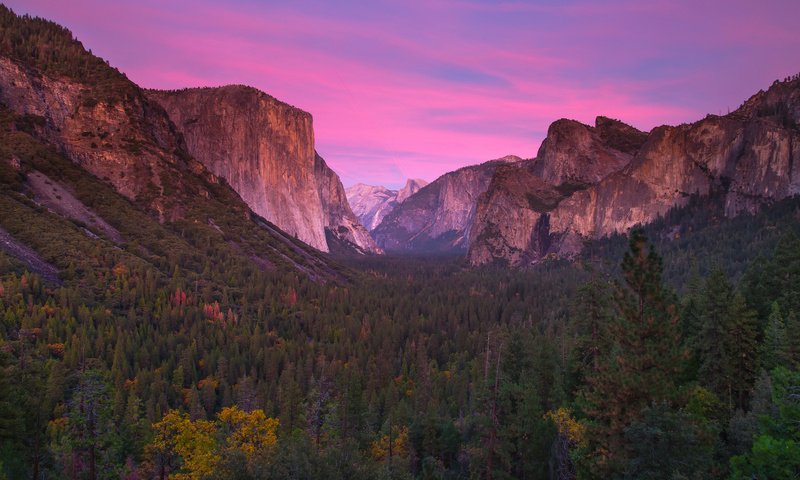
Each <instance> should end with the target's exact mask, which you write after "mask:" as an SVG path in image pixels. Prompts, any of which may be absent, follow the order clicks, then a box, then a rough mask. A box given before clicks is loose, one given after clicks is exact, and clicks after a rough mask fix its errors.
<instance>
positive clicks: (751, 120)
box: [468, 78, 800, 265]
mask: <svg viewBox="0 0 800 480" xmlns="http://www.w3.org/2000/svg"><path fill="white" fill-rule="evenodd" d="M798 121H800V79H798V78H794V79H792V80H789V81H786V82H776V83H774V84H773V85H772V87H771V88H770V89H769V90H768V91H766V92H759V93H758V94H756V95H754V96H753V97H751V98H750V99H749V100H748V101H747V102H745V103H744V104H743V105H742V107H740V108H739V109H737V110H736V111H735V112H732V113H730V114H728V115H725V116H722V117H720V116H715V115H709V116H707V117H706V118H705V119H703V120H700V121H698V122H695V123H693V124H685V125H679V126H676V127H671V126H662V127H658V128H655V129H653V131H651V132H650V133H649V134H647V135H646V138H645V137H644V134H643V133H642V132H638V131H636V130H634V129H631V128H630V127H622V126H620V125H615V126H613V127H614V134H613V135H609V134H606V135H603V134H598V135H595V136H594V137H592V138H591V140H590V141H587V140H586V139H587V136H586V130H587V129H588V128H590V127H585V126H584V127H580V126H579V124H578V125H577V126H575V125H574V126H573V128H572V129H571V131H570V132H567V134H563V135H562V134H561V133H563V132H562V129H560V128H557V127H556V126H557V125H558V124H559V123H560V122H561V121H560V122H556V123H555V124H554V127H551V130H550V132H549V134H548V138H547V139H546V140H545V141H544V142H543V144H542V149H540V152H539V155H538V156H537V158H536V159H535V160H532V161H529V162H522V163H520V164H518V165H516V166H515V167H513V168H515V169H516V170H517V171H516V172H508V171H503V172H498V174H497V175H495V177H494V178H493V179H492V182H491V185H490V187H489V188H488V192H487V194H486V195H484V196H482V197H481V199H480V201H479V205H478V207H477V211H478V213H477V215H476V222H475V227H474V228H473V230H472V237H471V241H470V250H469V254H468V257H469V261H470V262H471V263H472V264H473V265H481V264H486V263H490V262H494V261H501V262H505V263H509V264H511V265H526V264H530V263H535V262H537V261H539V260H540V259H541V258H542V257H544V256H546V255H550V254H553V255H565V256H572V255H575V254H576V253H577V252H579V251H580V250H581V248H582V242H583V241H584V240H586V239H593V238H600V237H603V236H606V235H610V234H613V233H615V232H624V231H626V230H627V229H629V228H630V227H632V226H634V225H636V224H644V223H648V222H651V221H653V220H655V219H656V218H658V216H659V215H663V214H664V213H666V212H667V211H668V210H669V209H670V208H672V207H674V206H681V205H685V204H686V203H687V202H688V200H689V198H690V196H691V195H693V194H700V195H709V194H712V193H716V194H721V195H723V196H724V204H725V214H726V215H727V216H731V217H732V216H735V215H738V214H739V213H742V212H753V211H755V210H757V209H758V208H760V207H761V206H762V205H768V204H770V203H771V202H773V201H776V200H780V199H783V198H786V197H788V196H792V195H796V194H798V193H800V171H799V170H798V169H797V168H796V166H795V164H794V163H795V162H794V159H795V158H800V157H798V155H800V127H798ZM573 123H577V122H573ZM601 123H606V121H605V120H603V119H602V117H601V118H599V119H598V125H597V127H596V129H597V130H601ZM581 132H582V133H581ZM554 133H555V134H554ZM554 149H555V150H557V151H559V152H566V153H565V154H563V155H551V153H550V152H551V151H553V150H554ZM576 152H579V153H577V154H576ZM598 165H600V166H605V167H607V168H603V169H601V170H597V171H595V169H596V168H597V166H598ZM585 169H588V170H591V171H595V173H596V174H593V175H592V176H590V177H591V178H587V177H583V178H577V179H573V177H571V175H574V174H576V173H577V172H581V171H584V170H585ZM604 175H605V176H604ZM520 177H522V178H529V179H531V180H530V182H531V185H530V186H529V187H522V188H520V187H519V186H518V184H519V182H520V181H521V180H520ZM534 177H535V179H536V180H533V178H534ZM539 180H541V181H543V182H544V184H545V185H550V186H551V187H553V188H557V189H558V193H559V195H556V196H553V192H552V190H550V189H547V188H542V186H541V185H540V182H539ZM585 181H589V182H594V183H593V184H588V185H587V184H585V183H584V182H585ZM570 182H571V184H570ZM564 185H568V186H569V188H563V187H564ZM521 219H522V220H521Z"/></svg>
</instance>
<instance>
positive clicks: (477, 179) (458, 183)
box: [372, 156, 521, 253]
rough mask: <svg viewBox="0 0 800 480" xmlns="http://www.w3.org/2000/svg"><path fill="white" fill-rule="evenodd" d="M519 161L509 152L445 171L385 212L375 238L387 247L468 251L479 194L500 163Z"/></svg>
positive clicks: (375, 231)
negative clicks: (472, 164) (499, 156)
mask: <svg viewBox="0 0 800 480" xmlns="http://www.w3.org/2000/svg"><path fill="white" fill-rule="evenodd" d="M519 161H521V159H520V158H518V157H513V156H509V157H505V158H502V159H498V160H492V161H490V162H486V163H483V164H481V165H476V166H471V167H465V168H461V169H459V170H456V171H454V172H450V173H447V174H445V175H442V176H441V177H439V178H437V179H436V180H434V181H433V182H431V183H430V184H428V185H426V186H425V187H423V188H422V189H420V190H419V191H418V192H417V193H415V194H413V195H411V196H410V197H408V198H407V199H406V201H405V202H403V203H402V204H400V205H399V206H398V207H396V208H395V209H394V210H392V212H391V213H389V214H388V215H386V217H385V218H384V219H383V221H382V222H381V223H380V225H378V227H377V228H375V230H373V232H372V236H373V238H375V241H376V242H377V243H378V245H379V246H381V247H382V248H384V249H385V250H387V251H414V252H427V253H453V252H464V251H466V248H467V240H468V238H469V232H470V229H471V228H472V222H473V219H474V218H475V206H476V202H477V199H478V196H479V195H480V194H482V193H483V192H485V191H486V189H487V187H488V186H489V182H490V180H491V179H492V175H493V174H494V171H495V169H497V167H499V166H500V165H504V164H507V163H511V162H519Z"/></svg>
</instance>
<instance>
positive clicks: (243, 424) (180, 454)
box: [145, 407, 278, 480]
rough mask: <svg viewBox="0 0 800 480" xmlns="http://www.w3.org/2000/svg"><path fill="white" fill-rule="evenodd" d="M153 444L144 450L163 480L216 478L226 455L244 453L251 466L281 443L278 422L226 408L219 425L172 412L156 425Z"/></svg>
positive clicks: (222, 412)
mask: <svg viewBox="0 0 800 480" xmlns="http://www.w3.org/2000/svg"><path fill="white" fill-rule="evenodd" d="M153 430H154V436H153V441H152V442H151V443H150V444H149V445H147V447H145V455H146V456H147V458H148V460H149V462H150V464H151V466H152V468H153V476H154V477H156V478H159V479H160V480H163V479H165V478H169V479H170V480H199V479H202V478H213V477H214V473H215V471H216V469H217V468H218V467H219V466H220V465H221V463H222V459H223V457H224V455H225V454H237V453H239V452H241V453H242V454H244V456H245V458H247V460H248V462H249V461H252V460H253V459H255V458H263V456H264V455H268V454H269V453H270V451H271V449H272V447H273V446H274V445H275V444H277V443H278V437H277V434H276V432H277V430H278V420H277V419H274V418H270V417H267V416H266V415H265V414H264V411H263V410H253V411H252V412H245V411H244V410H241V409H239V408H238V407H227V408H224V409H222V411H221V412H220V413H219V414H218V415H217V419H216V421H211V420H194V421H192V420H191V419H190V418H189V415H187V414H186V413H182V412H179V411H177V410H172V411H170V412H168V413H167V414H166V415H165V416H164V418H162V419H161V420H160V421H159V422H157V423H155V424H153Z"/></svg>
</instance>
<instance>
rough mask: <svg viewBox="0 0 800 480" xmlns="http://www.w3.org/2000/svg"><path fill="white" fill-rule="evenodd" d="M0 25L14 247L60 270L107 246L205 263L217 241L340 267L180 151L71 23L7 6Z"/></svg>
mask: <svg viewBox="0 0 800 480" xmlns="http://www.w3.org/2000/svg"><path fill="white" fill-rule="evenodd" d="M0 26H2V29H1V30H0V103H2V105H0V111H1V113H2V122H3V125H4V128H3V132H2V135H3V142H2V157H0V163H1V164H2V170H3V171H4V174H3V177H4V183H5V184H6V186H5V187H4V188H3V189H2V192H1V193H2V201H3V204H4V208H3V209H2V211H3V215H0V229H3V231H4V235H5V236H7V237H11V239H8V240H9V242H8V243H6V245H12V244H13V245H16V246H15V247H14V248H11V249H10V250H11V251H12V253H11V255H12V256H14V257H15V258H17V259H22V261H23V263H25V264H27V265H28V266H29V267H31V268H33V270H34V271H40V270H42V269H41V268H38V267H36V266H37V265H39V264H37V262H36V261H34V260H35V259H34V258H33V256H32V255H29V253H31V252H30V251H26V250H23V249H21V248H19V247H23V246H27V247H31V248H32V251H33V252H34V253H37V254H38V255H40V256H41V258H39V260H41V261H43V262H46V263H47V262H49V263H50V264H51V266H53V268H55V269H56V271H60V272H61V273H62V274H64V272H65V270H71V269H74V268H75V266H76V265H83V264H84V263H85V262H87V261H91V259H93V258H94V251H95V250H96V249H99V250H97V251H107V250H108V249H110V248H111V249H112V250H108V252H110V253H106V254H104V255H106V257H107V258H117V259H119V261H120V262H123V263H124V262H131V263H134V264H138V263H141V262H142V261H144V262H146V263H149V264H150V265H152V266H155V267H156V268H157V269H164V270H162V271H163V272H164V273H165V274H167V275H168V274H169V273H170V270H171V268H174V267H175V266H181V268H190V269H194V270H195V271H197V270H199V271H203V268H204V267H203V262H204V260H203V258H206V261H208V257H205V256H206V255H211V253H210V252H212V251H213V252H216V253H214V256H215V257H219V258H225V257H231V258H236V259H238V260H236V261H237V262H238V261H241V262H244V263H249V264H254V265H257V266H258V267H259V268H265V269H279V270H284V269H286V270H291V271H300V272H303V273H305V274H308V276H310V277H312V278H318V279H326V278H335V277H340V275H339V274H338V273H337V272H335V271H334V270H333V267H332V266H331V264H330V262H329V260H327V259H326V258H323V257H322V256H321V255H320V254H319V253H318V252H316V251H314V250H312V249H310V248H309V247H308V246H306V245H304V244H302V243H301V242H299V241H297V240H295V239H294V238H293V237H294V236H293V235H292V234H287V233H285V232H283V231H281V230H280V229H279V228H278V227H276V226H275V225H274V224H272V223H270V222H269V221H267V220H264V219H263V218H261V216H259V215H257V212H253V211H252V210H251V209H250V208H249V207H248V205H247V204H246V203H245V202H243V201H242V199H241V198H240V196H239V195H238V194H237V192H235V191H234V190H233V189H231V188H230V187H229V186H228V185H227V183H226V182H225V181H224V180H223V179H222V178H221V177H219V176H218V175H215V174H214V173H213V172H211V171H209V170H208V169H207V168H206V167H205V166H204V165H203V164H202V163H201V162H199V161H197V160H196V159H195V158H194V157H193V156H192V155H191V154H190V153H189V152H188V151H187V146H186V143H185V141H184V137H183V135H181V133H180V132H179V131H178V130H177V129H176V128H175V126H174V124H173V122H172V121H171V120H170V118H169V116H168V115H167V113H166V112H165V111H164V109H163V108H162V107H161V106H160V105H159V104H157V103H155V102H153V101H152V100H151V99H150V98H149V97H148V96H147V95H145V93H144V92H143V91H142V90H141V89H140V88H139V87H138V86H137V85H135V84H134V83H133V82H131V81H130V80H128V79H127V78H126V77H125V76H124V75H123V74H122V73H120V72H119V71H117V70H116V69H114V68H112V67H110V66H109V65H108V64H107V63H106V62H105V61H103V60H102V59H99V58H97V57H95V56H93V55H92V54H91V53H90V52H88V51H86V50H85V49H84V48H83V45H82V44H81V43H80V42H78V41H77V40H75V39H74V38H73V36H72V34H71V33H70V32H69V31H68V30H66V29H64V28H63V27H60V26H58V25H56V24H54V23H52V22H48V21H45V20H41V19H32V18H30V17H17V16H16V15H15V14H14V13H13V12H11V11H10V10H8V9H7V8H5V7H0ZM42 52H46V54H42ZM287 121H288V119H287ZM287 161H288V159H287ZM312 161H314V162H315V161H316V159H315V158H312ZM313 169H314V165H313V164H312V170H313ZM319 170H320V171H322V172H323V173H324V174H325V175H329V176H330V175H331V173H332V172H326V171H325V168H323V167H320V169H319ZM337 180H338V179H337ZM315 181H316V179H315ZM315 185H316V184H315ZM315 192H316V190H315ZM317 195H319V194H317ZM341 198H343V195H342V196H340V197H336V198H335V199H333V196H331V201H330V202H329V204H335V203H336V202H337V201H341ZM21 219H24V220H25V221H24V222H22V223H20V220H21ZM64 220H66V221H67V223H64ZM34 225H37V226H38V227H37V229H36V230H34V229H33V226H34ZM76 233H77V235H75V234H76ZM56 234H57V235H56ZM44 238H49V239H50V241H49V242H48V243H47V244H43V243H42V241H43V239H44ZM65 242H66V243H65ZM195 242H201V244H202V246H200V245H197V244H195ZM53 245H60V249H59V250H57V251H54V250H53V249H52V248H53V247H52V246H53ZM112 247H113V248H112ZM14 252H16V253H14ZM25 252H27V253H25ZM45 252H49V254H48V255H43V253H45ZM231 261H232V262H233V260H231ZM170 265H172V267H170Z"/></svg>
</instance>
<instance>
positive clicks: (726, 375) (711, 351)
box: [695, 267, 733, 404]
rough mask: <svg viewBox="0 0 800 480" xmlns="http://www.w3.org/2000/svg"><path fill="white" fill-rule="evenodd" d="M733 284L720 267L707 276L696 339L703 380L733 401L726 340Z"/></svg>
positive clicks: (713, 389)
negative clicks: (700, 325) (699, 327)
mask: <svg viewBox="0 0 800 480" xmlns="http://www.w3.org/2000/svg"><path fill="white" fill-rule="evenodd" d="M732 297H733V288H732V287H731V285H730V283H728V279H727V278H725V274H724V273H723V272H722V270H721V269H720V268H718V267H717V268H714V269H713V270H712V271H711V275H710V276H709V277H708V279H707V280H706V285H705V291H704V298H703V303H702V310H701V311H702V313H701V317H700V318H701V322H702V327H701V330H700V335H699V337H698V339H697V342H696V344H695V345H696V349H697V357H698V359H699V368H698V372H697V376H698V379H699V380H700V382H701V383H702V384H703V385H704V386H706V387H708V388H709V389H710V390H711V391H712V392H714V394H715V395H716V396H717V398H719V399H723V400H724V401H725V402H726V403H728V404H730V403H732V400H731V398H732V397H731V395H732V394H731V384H732V382H733V366H732V363H731V360H732V359H731V351H730V350H731V348H730V345H729V343H730V342H728V341H727V336H728V328H729V314H730V312H729V310H730V306H731V301H732Z"/></svg>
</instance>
